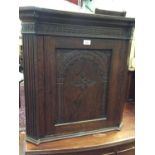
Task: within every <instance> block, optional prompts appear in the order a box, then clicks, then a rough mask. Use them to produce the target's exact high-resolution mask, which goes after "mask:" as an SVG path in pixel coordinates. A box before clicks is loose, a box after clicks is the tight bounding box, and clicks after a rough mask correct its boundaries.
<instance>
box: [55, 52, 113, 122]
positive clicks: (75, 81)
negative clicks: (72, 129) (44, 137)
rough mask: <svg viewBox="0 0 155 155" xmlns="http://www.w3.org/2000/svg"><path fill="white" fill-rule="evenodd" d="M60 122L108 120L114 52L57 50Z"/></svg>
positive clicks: (58, 119)
mask: <svg viewBox="0 0 155 155" xmlns="http://www.w3.org/2000/svg"><path fill="white" fill-rule="evenodd" d="M56 60H57V105H58V106H57V110H58V112H57V114H58V116H57V121H58V122H57V123H66V122H76V121H85V120H90V119H97V118H102V117H106V113H105V112H106V110H105V108H106V103H107V101H106V100H107V85H108V80H109V68H110V65H111V51H109V50H87V49H85V50H84V49H83V50H82V49H57V50H56Z"/></svg>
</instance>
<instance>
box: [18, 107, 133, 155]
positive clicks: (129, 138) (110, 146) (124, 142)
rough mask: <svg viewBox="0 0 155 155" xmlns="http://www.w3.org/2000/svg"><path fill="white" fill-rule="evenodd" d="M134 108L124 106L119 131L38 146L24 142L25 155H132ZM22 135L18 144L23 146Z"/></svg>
mask: <svg viewBox="0 0 155 155" xmlns="http://www.w3.org/2000/svg"><path fill="white" fill-rule="evenodd" d="M134 130H135V117H134V106H132V105H131V104H126V107H125V109H124V114H123V127H122V129H121V131H111V132H106V133H98V134H94V135H88V136H83V137H76V138H71V139H64V140H59V141H55V142H47V143H42V144H39V145H35V144H32V143H30V142H26V144H25V146H24V148H25V149H24V148H23V146H22V145H21V146H20V148H21V150H25V153H26V154H27V155H33V154H34V155H41V154H42V155H52V154H54V155H59V154H60V155H61V154H63V155H96V154H97V155H111V154H114V155H116V154H120V155H134V142H135V131H134ZM23 137H24V136H23V133H21V139H20V143H21V144H24V138H23Z"/></svg>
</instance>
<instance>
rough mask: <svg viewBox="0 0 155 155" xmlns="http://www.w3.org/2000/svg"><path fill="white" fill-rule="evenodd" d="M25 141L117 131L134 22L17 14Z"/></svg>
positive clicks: (26, 10) (27, 11)
mask: <svg viewBox="0 0 155 155" xmlns="http://www.w3.org/2000/svg"><path fill="white" fill-rule="evenodd" d="M20 19H21V21H22V34H23V50H24V79H25V100H26V129H27V139H28V140H29V141H31V142H33V143H37V144H38V143H40V142H45V141H52V140H58V139H64V138H70V137H75V136H76V137H77V136H83V135H88V134H94V133H98V132H103V131H111V130H119V129H120V125H121V120H122V112H123V107H124V100H125V89H126V88H125V86H126V78H127V56H128V52H129V51H128V49H129V46H130V39H131V38H132V30H133V27H134V19H132V18H125V17H115V16H103V15H89V14H80V13H79V14H78V13H70V12H63V11H56V10H48V9H41V8H35V7H23V8H20Z"/></svg>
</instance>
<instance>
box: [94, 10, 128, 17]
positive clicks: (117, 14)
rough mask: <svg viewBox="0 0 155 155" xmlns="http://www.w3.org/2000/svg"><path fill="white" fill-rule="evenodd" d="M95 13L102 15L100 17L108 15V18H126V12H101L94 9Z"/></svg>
mask: <svg viewBox="0 0 155 155" xmlns="http://www.w3.org/2000/svg"><path fill="white" fill-rule="evenodd" d="M95 13H96V14H102V15H108V16H122V17H125V16H126V12H125V11H122V12H119V11H110V10H102V9H98V8H96V9H95Z"/></svg>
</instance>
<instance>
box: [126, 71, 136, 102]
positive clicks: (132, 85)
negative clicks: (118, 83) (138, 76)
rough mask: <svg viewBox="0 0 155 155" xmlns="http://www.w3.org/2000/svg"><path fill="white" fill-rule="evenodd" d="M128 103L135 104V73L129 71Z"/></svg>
mask: <svg viewBox="0 0 155 155" xmlns="http://www.w3.org/2000/svg"><path fill="white" fill-rule="evenodd" d="M127 102H131V103H134V102H135V71H128V83H127Z"/></svg>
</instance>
